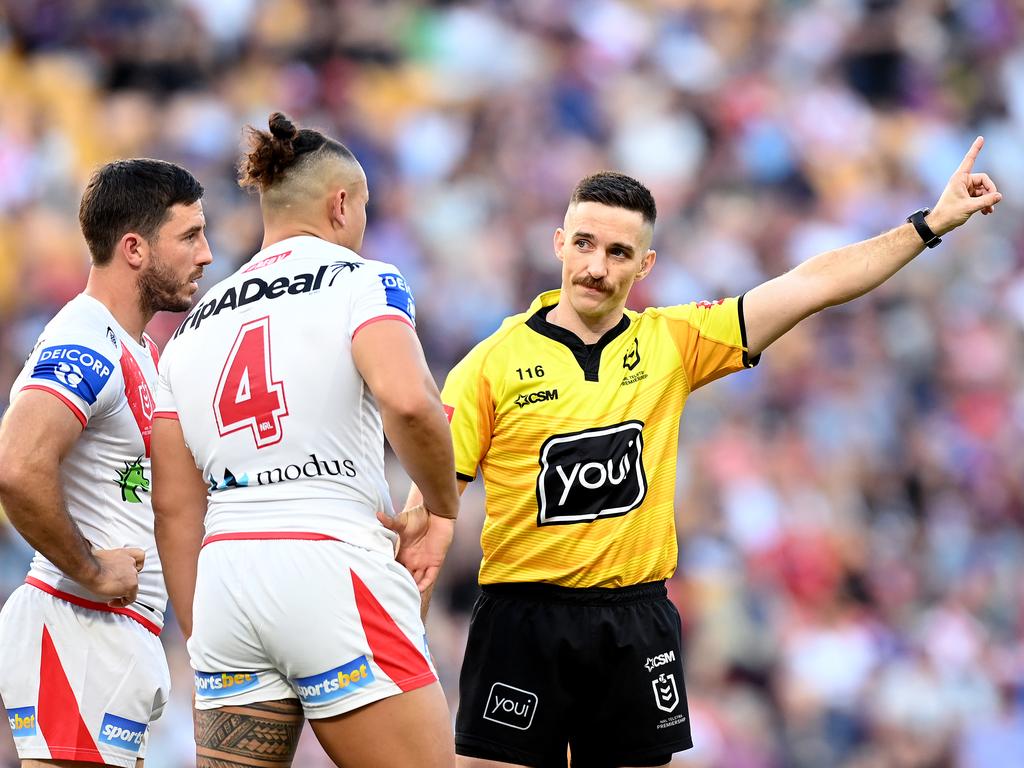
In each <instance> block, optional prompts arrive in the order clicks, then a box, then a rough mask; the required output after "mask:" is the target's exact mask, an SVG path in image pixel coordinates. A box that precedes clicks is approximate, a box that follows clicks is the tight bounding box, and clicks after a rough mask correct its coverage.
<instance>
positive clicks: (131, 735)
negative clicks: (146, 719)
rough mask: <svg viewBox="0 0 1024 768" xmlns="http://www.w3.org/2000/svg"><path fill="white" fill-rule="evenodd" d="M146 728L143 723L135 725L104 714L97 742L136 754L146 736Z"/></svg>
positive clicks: (120, 718)
mask: <svg viewBox="0 0 1024 768" xmlns="http://www.w3.org/2000/svg"><path fill="white" fill-rule="evenodd" d="M146 727H147V726H146V724H145V723H136V722H135V721H134V720H129V719H127V718H125V717H118V716H117V715H112V714H110V713H109V712H106V713H104V715H103V723H102V724H101V725H100V738H99V741H100V743H101V744H109V745H110V746H112V747H120V748H121V749H127V750H128V751H129V752H138V751H139V749H140V748H141V747H142V739H143V738H144V737H145V735H146Z"/></svg>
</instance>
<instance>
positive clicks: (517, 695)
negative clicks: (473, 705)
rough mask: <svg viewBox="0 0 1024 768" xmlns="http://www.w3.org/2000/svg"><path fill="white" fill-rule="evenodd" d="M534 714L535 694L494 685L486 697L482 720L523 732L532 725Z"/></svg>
mask: <svg viewBox="0 0 1024 768" xmlns="http://www.w3.org/2000/svg"><path fill="white" fill-rule="evenodd" d="M536 712H537V694H535V693H531V692H530V691H524V690H523V689H522V688H514V687H512V686H511V685H505V683H495V684H494V685H492V686H491V692H490V694H489V695H488V696H487V705H486V707H485V708H484V720H490V721H491V722H492V723H500V724H501V725H507V726H508V727H509V728H516V729H518V730H520V731H525V730H526V729H527V728H529V727H530V726H531V725H533V716H534V714H535V713H536Z"/></svg>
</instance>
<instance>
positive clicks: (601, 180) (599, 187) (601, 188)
mask: <svg viewBox="0 0 1024 768" xmlns="http://www.w3.org/2000/svg"><path fill="white" fill-rule="evenodd" d="M577 203H601V204H602V205H609V206H611V207H613V208H625V209H626V210H627V211H636V212H637V213H639V214H640V215H641V216H643V217H644V221H645V222H646V223H648V224H650V225H651V226H652V227H653V226H654V220H655V219H656V218H658V209H657V207H656V206H655V205H654V196H653V195H652V194H651V190H649V189H648V188H647V187H645V186H644V185H643V184H641V183H640V182H639V181H637V180H636V179H634V178H633V177H632V176H626V175H625V174H624V173H615V172H614V171H601V172H599V173H595V174H593V175H591V176H587V177H586V178H585V179H582V180H581V181H580V183H579V184H577V185H576V189H574V190H573V191H572V197H570V198H569V204H570V205H576V204H577Z"/></svg>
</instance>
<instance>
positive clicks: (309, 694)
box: [295, 656, 373, 704]
mask: <svg viewBox="0 0 1024 768" xmlns="http://www.w3.org/2000/svg"><path fill="white" fill-rule="evenodd" d="M372 682H373V670H372V669H370V664H369V662H368V661H367V660H366V657H365V656H360V657H359V658H358V659H353V660H352V661H350V662H349V663H348V664H342V665H341V666H340V667H335V668H334V669H329V670H327V671H326V672H321V673H320V674H319V675H310V676H309V677H297V678H295V684H296V685H297V686H298V693H299V698H300V699H301V700H302V703H303V704H320V703H322V702H325V701H334V700H335V699H340V698H341V697H342V696H347V695H348V694H350V693H353V692H354V691H357V690H358V689H360V688H362V687H364V686H367V685H369V684H370V683H372Z"/></svg>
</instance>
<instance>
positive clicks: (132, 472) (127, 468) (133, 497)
mask: <svg viewBox="0 0 1024 768" xmlns="http://www.w3.org/2000/svg"><path fill="white" fill-rule="evenodd" d="M113 482H114V483H115V484H116V485H118V486H120V488H121V501H127V502H128V503H129V504H141V503H142V497H141V496H139V493H140V492H143V491H145V492H147V493H148V492H149V479H148V478H147V477H146V468H145V467H143V466H142V457H141V456H139V457H138V458H137V459H135V461H131V462H129V461H126V462H125V463H124V469H119V470H117V480H114V481H113Z"/></svg>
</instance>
